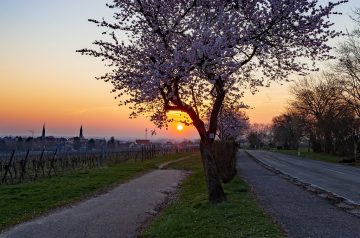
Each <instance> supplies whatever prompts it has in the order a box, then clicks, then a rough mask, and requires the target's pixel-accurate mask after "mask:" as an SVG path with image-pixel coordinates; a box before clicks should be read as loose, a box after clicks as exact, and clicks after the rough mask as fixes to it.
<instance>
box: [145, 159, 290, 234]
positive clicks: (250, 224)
mask: <svg viewBox="0 0 360 238" xmlns="http://www.w3.org/2000/svg"><path fill="white" fill-rule="evenodd" d="M169 168H174V169H184V170H189V171H192V174H191V175H190V176H189V177H188V178H187V179H186V180H185V181H184V183H183V184H182V186H181V188H180V191H179V198H178V200H176V201H175V202H174V203H173V204H171V205H170V206H169V207H167V208H166V209H165V210H164V211H163V212H162V213H161V214H160V216H159V217H158V218H156V219H155V220H154V221H153V222H152V223H151V224H150V226H149V227H148V228H147V229H145V231H144V233H143V236H144V237H164V238H165V237H166V238H167V237H284V235H283V233H282V232H281V230H280V229H279V228H278V226H277V225H275V224H274V223H273V222H272V220H271V218H270V216H268V215H267V214H266V213H265V212H264V211H263V210H262V209H261V208H259V206H258V204H257V203H256V201H255V199H254V197H253V195H252V193H251V191H250V189H249V187H248V185H247V184H246V183H245V182H244V181H243V180H241V179H240V178H239V177H238V176H236V178H235V179H234V180H233V181H232V182H230V183H228V184H226V185H224V189H225V192H226V194H227V198H228V201H227V202H224V203H222V204H218V205H212V204H210V203H209V202H208V200H207V190H206V185H205V181H204V172H203V169H202V164H201V160H200V156H192V158H191V159H189V160H184V161H180V162H178V163H175V164H171V165H169Z"/></svg>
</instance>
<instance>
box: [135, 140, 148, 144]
mask: <svg viewBox="0 0 360 238" xmlns="http://www.w3.org/2000/svg"><path fill="white" fill-rule="evenodd" d="M135 142H136V144H138V145H151V142H150V140H136V141H135Z"/></svg>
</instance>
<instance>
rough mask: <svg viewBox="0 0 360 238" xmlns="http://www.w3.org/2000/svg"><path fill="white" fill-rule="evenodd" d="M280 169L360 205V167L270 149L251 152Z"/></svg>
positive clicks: (262, 160)
mask: <svg viewBox="0 0 360 238" xmlns="http://www.w3.org/2000/svg"><path fill="white" fill-rule="evenodd" d="M248 152H249V153H250V154H251V155H253V156H254V157H256V158H257V159H258V160H260V161H261V162H263V163H265V164H267V165H269V166H270V167H273V168H276V169H278V170H280V171H281V172H283V173H285V174H288V175H290V176H291V177H294V178H297V179H299V180H300V181H302V182H305V183H309V184H311V185H313V186H315V187H319V188H321V189H323V190H325V191H328V192H331V193H333V194H335V195H337V196H340V197H342V198H345V199H347V200H348V201H350V202H352V203H355V204H359V205H360V168H354V167H351V166H347V165H341V164H332V163H327V162H322V161H316V160H310V159H304V158H301V157H298V156H290V155H284V154H280V153H274V152H268V151H248Z"/></svg>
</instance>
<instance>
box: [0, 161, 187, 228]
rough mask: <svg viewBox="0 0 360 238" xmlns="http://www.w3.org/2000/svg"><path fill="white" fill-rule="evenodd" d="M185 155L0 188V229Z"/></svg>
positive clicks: (118, 165) (77, 172)
mask: <svg viewBox="0 0 360 238" xmlns="http://www.w3.org/2000/svg"><path fill="white" fill-rule="evenodd" d="M185 155H186V154H176V155H174V154H173V155H165V156H161V157H159V158H157V159H153V160H147V161H144V162H137V163H135V162H126V163H121V164H116V165H111V166H107V167H103V168H97V169H91V170H86V171H76V172H70V173H67V174H65V175H63V176H61V177H53V178H48V179H42V180H39V181H35V182H32V183H25V184H18V185H9V186H0V230H3V229H4V228H7V227H9V226H11V225H14V224H17V223H20V222H23V221H26V220H29V219H31V218H33V217H34V216H38V215H40V214H42V213H45V212H47V211H49V210H51V209H54V208H57V207H60V206H63V205H66V204H69V203H72V202H75V201H79V200H81V199H84V198H86V197H88V196H90V195H92V194H94V193H97V192H100V191H101V190H104V189H106V188H107V187H109V186H112V185H115V184H118V183H121V182H124V181H126V180H129V179H131V178H133V177H135V176H137V175H139V174H142V173H144V172H146V171H149V170H151V169H154V168H155V167H156V166H157V165H159V164H161V163H163V162H166V161H170V160H173V159H176V158H180V157H182V156H185Z"/></svg>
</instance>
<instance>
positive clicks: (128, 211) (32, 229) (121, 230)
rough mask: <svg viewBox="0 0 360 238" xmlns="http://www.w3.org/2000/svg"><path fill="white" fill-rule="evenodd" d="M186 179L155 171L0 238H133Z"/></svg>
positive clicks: (175, 172)
mask: <svg viewBox="0 0 360 238" xmlns="http://www.w3.org/2000/svg"><path fill="white" fill-rule="evenodd" d="M185 177H186V173H185V172H184V171H179V170H155V171H153V172H150V173H148V174H145V175H143V176H141V177H139V178H136V179H134V180H131V181H130V182H128V183H124V184H121V185H119V186H118V187H116V188H115V189H113V190H112V191H110V192H108V193H106V194H103V195H100V196H98V197H94V198H91V199H89V200H87V201H84V202H81V203H79V204H77V205H74V206H72V207H69V208H66V209H63V210H60V211H57V212H54V213H52V214H49V215H47V216H44V217H42V218H38V219H35V220H33V221H30V222H27V223H24V224H20V225H18V226H16V227H14V228H12V229H10V230H9V231H7V232H5V233H2V234H0V238H5V237H6V238H12V237H13V238H92V237H94V238H100V237H104V238H105V237H106V238H119V237H135V236H136V235H137V234H136V232H137V229H138V228H139V227H141V225H142V224H144V223H145V222H146V221H147V220H148V219H150V218H151V217H153V215H154V214H155V213H156V211H155V210H154V209H156V208H157V207H158V206H159V205H161V204H162V203H163V202H164V201H165V199H166V198H167V197H168V196H169V194H171V193H173V192H175V191H176V189H177V186H178V185H179V183H180V182H181V181H182V180H183V179H184V178H185Z"/></svg>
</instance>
